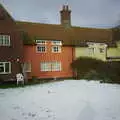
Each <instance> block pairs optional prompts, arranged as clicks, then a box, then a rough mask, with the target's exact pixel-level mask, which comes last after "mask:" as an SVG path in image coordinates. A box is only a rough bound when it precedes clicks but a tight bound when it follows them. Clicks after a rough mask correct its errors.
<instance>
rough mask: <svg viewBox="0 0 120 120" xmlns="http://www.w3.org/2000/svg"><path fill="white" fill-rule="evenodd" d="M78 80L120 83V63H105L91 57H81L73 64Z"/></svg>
mask: <svg viewBox="0 0 120 120" xmlns="http://www.w3.org/2000/svg"><path fill="white" fill-rule="evenodd" d="M71 66H72V68H73V70H74V71H76V77H77V79H88V80H102V82H110V83H120V62H104V61H102V60H98V59H93V58H89V57H80V58H78V59H77V60H75V61H73V63H72V64H71Z"/></svg>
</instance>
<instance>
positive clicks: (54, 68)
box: [52, 62, 61, 71]
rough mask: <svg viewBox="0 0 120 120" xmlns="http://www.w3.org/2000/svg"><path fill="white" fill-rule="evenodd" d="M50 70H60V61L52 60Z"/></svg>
mask: <svg viewBox="0 0 120 120" xmlns="http://www.w3.org/2000/svg"><path fill="white" fill-rule="evenodd" d="M52 71H61V63H60V62H53V63H52Z"/></svg>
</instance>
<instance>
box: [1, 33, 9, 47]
mask: <svg viewBox="0 0 120 120" xmlns="http://www.w3.org/2000/svg"><path fill="white" fill-rule="evenodd" d="M0 45H2V46H9V45H10V36H9V35H0Z"/></svg>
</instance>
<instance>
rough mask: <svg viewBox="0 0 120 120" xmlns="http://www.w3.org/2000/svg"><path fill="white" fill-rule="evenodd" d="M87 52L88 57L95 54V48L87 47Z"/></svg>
mask: <svg viewBox="0 0 120 120" xmlns="http://www.w3.org/2000/svg"><path fill="white" fill-rule="evenodd" d="M88 50H89V55H93V54H94V53H95V48H93V47H89V48H88Z"/></svg>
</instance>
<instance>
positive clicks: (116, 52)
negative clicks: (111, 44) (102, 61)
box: [107, 42, 120, 61]
mask: <svg viewBox="0 0 120 120" xmlns="http://www.w3.org/2000/svg"><path fill="white" fill-rule="evenodd" d="M107 57H118V58H119V59H113V60H114V61H120V42H118V43H117V47H116V48H108V49H107Z"/></svg>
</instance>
